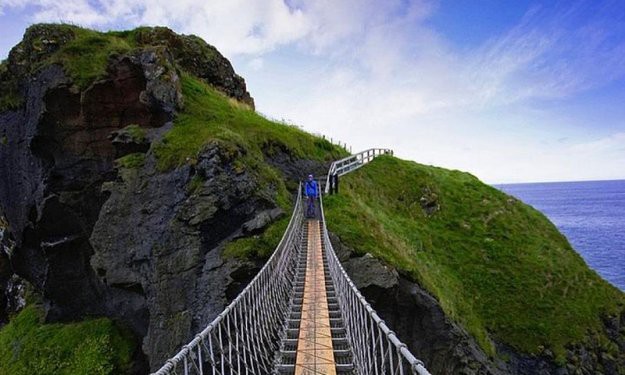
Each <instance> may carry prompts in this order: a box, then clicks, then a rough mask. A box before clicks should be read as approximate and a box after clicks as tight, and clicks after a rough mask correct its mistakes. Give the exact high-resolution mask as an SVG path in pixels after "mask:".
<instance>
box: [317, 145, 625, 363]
mask: <svg viewBox="0 0 625 375" xmlns="http://www.w3.org/2000/svg"><path fill="white" fill-rule="evenodd" d="M341 187H342V190H341V194H340V195H337V196H330V197H328V198H327V200H326V201H325V206H326V212H327V213H326V214H327V218H328V226H329V229H330V230H331V231H333V232H335V233H337V234H338V235H339V236H340V237H341V239H342V240H343V241H344V242H346V243H347V244H348V245H349V246H351V247H353V248H354V249H357V250H358V251H359V252H360V253H372V254H374V255H375V256H377V257H380V258H382V259H384V260H385V261H387V262H388V263H390V264H392V265H394V266H396V267H397V268H398V269H399V270H400V271H401V272H402V273H404V274H406V275H408V276H409V277H410V278H412V279H414V280H415V281H417V282H418V283H419V284H421V285H422V286H424V287H425V288H426V289H427V290H428V291H430V292H431V293H432V294H433V295H434V296H435V297H436V298H437V299H438V300H439V302H440V303H441V305H442V307H443V309H444V310H445V312H446V313H447V314H448V315H450V316H451V317H452V318H453V319H455V320H456V321H457V322H459V323H461V324H462V325H463V326H464V327H466V328H467V330H468V331H469V332H470V333H471V334H472V335H473V336H475V337H476V339H477V340H478V342H479V343H480V345H481V346H482V347H483V348H484V349H485V350H486V352H487V353H489V354H491V355H493V354H494V352H495V351H494V346H493V343H492V341H491V339H492V338H495V339H497V340H499V341H500V342H504V343H506V344H509V345H511V346H513V347H515V348H517V349H519V350H521V351H524V352H527V353H538V352H540V350H541V348H542V347H545V348H550V349H551V350H553V351H554V352H555V353H556V355H557V356H558V359H559V360H563V355H564V346H565V345H567V344H570V343H572V342H580V341H583V340H584V338H585V337H586V335H587V334H588V332H589V331H596V332H599V331H601V327H602V323H601V319H600V317H601V316H603V315H607V314H614V313H616V312H617V311H620V310H622V309H623V306H624V303H625V298H624V295H623V293H622V292H620V291H618V290H617V289H616V288H614V287H612V286H611V285H609V284H608V283H607V282H605V281H604V280H603V279H601V278H600V277H599V276H598V275H597V274H596V273H595V272H594V271H592V270H590V269H589V268H588V267H587V266H586V264H585V263H584V261H583V260H582V258H581V257H580V256H579V255H578V254H577V253H576V252H575V251H574V250H573V249H572V248H571V246H570V245H569V243H568V242H567V240H566V238H565V237H564V236H563V235H561V234H560V233H559V232H558V230H557V229H556V228H555V227H554V225H553V224H551V222H549V221H548V220H547V219H546V218H545V217H544V216H543V215H542V214H541V213H540V212H538V211H537V210H535V209H533V208H531V207H530V206H527V205H525V204H523V203H522V202H520V201H518V200H516V199H514V198H511V197H509V196H507V195H505V194H503V193H501V192H500V191H498V190H496V189H495V188H492V187H490V186H488V185H485V184H483V183H481V182H480V181H479V180H477V179H476V178H475V177H473V176H471V175H470V174H468V173H462V172H458V171H449V170H445V169H442V168H435V167H429V166H424V165H420V164H417V163H413V162H408V161H402V160H399V159H395V158H392V157H387V156H385V157H380V158H378V159H376V160H375V161H373V162H372V163H371V164H369V165H367V166H365V167H363V168H361V169H360V170H358V171H356V172H354V173H351V174H349V175H347V176H345V178H344V179H343V180H342V185H341ZM424 195H428V196H436V197H437V200H438V203H439V205H440V210H439V211H438V212H436V213H434V214H432V215H430V216H428V215H426V214H425V213H424V211H423V209H422V208H421V204H420V199H421V197H422V196H424Z"/></svg>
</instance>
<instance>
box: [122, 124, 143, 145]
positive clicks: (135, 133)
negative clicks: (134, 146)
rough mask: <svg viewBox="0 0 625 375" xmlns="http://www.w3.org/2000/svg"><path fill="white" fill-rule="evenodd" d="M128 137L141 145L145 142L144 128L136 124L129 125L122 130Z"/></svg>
mask: <svg viewBox="0 0 625 375" xmlns="http://www.w3.org/2000/svg"><path fill="white" fill-rule="evenodd" d="M123 130H124V131H125V132H126V133H128V135H129V136H130V137H131V138H132V140H133V141H134V142H136V143H141V142H144V141H145V137H146V134H147V132H146V131H145V129H144V128H142V127H141V126H139V125H137V124H130V125H128V126H126V127H125V128H124V129H123Z"/></svg>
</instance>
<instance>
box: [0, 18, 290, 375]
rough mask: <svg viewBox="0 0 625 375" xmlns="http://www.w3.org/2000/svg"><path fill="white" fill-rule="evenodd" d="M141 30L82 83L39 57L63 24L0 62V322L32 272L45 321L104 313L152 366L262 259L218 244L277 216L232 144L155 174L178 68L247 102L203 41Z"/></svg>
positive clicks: (32, 31)
mask: <svg viewBox="0 0 625 375" xmlns="http://www.w3.org/2000/svg"><path fill="white" fill-rule="evenodd" d="M137 33H138V34H137V40H138V43H139V45H140V47H144V48H137V49H133V50H132V51H129V52H128V53H124V54H117V55H112V56H111V57H110V58H109V61H108V63H107V67H106V73H105V74H104V75H103V76H102V77H100V78H98V79H97V80H95V81H94V82H92V83H91V84H89V85H88V86H87V87H86V88H81V87H80V86H78V85H76V84H75V82H74V81H73V80H72V78H71V77H70V76H69V75H68V74H66V72H65V71H64V69H63V67H62V66H61V65H59V64H56V63H51V64H44V63H43V62H45V61H46V59H47V58H48V57H49V56H50V55H51V54H53V53H55V52H56V51H58V50H59V48H60V47H61V46H63V45H64V44H65V43H67V42H68V41H70V40H72V38H73V34H72V32H71V28H68V27H65V26H63V27H61V26H58V27H57V26H54V25H36V26H33V27H31V28H29V30H28V31H27V33H26V35H25V37H24V41H23V42H21V43H20V44H19V45H18V46H16V47H15V48H14V49H13V50H12V51H11V54H10V56H9V59H8V61H7V62H6V64H5V65H4V68H6V70H7V72H8V74H7V75H6V76H3V77H2V79H3V81H2V82H3V84H5V83H6V84H11V85H14V86H15V87H17V88H18V89H19V90H18V91H19V94H20V96H21V104H20V105H19V106H17V108H14V109H11V110H6V111H0V138H1V139H2V140H3V142H2V143H1V144H0V213H2V221H1V222H0V244H1V245H2V250H1V251H0V290H1V293H0V297H2V298H0V311H2V314H4V315H2V314H0V324H2V322H6V319H7V318H8V316H7V315H6V313H5V312H6V311H8V310H15V309H19V308H20V306H19V303H20V302H19V301H17V299H19V295H20V293H22V291H23V289H24V287H23V286H22V285H23V284H22V283H23V280H27V282H28V283H31V284H32V288H33V290H34V291H36V292H37V293H40V294H41V295H42V297H43V300H44V302H45V304H46V320H47V321H70V320H76V319H82V318H84V317H85V316H108V317H112V318H115V319H117V320H118V321H120V322H122V324H124V325H127V326H128V327H129V328H131V330H132V332H134V334H135V335H136V337H137V338H138V339H139V340H141V341H142V343H143V345H142V347H143V352H144V354H145V356H144V359H143V360H142V361H143V365H142V366H139V368H141V367H142V370H141V371H144V372H147V367H151V368H154V367H155V366H157V365H159V364H161V363H162V361H163V360H164V359H166V358H167V357H169V356H170V355H171V354H172V353H173V352H174V351H175V350H176V349H177V348H179V347H180V346H181V345H182V344H184V343H185V342H186V341H187V340H188V339H189V338H191V337H192V336H193V335H194V334H195V333H197V332H198V331H199V330H200V329H201V328H203V326H204V325H205V324H206V323H207V322H208V321H210V320H211V319H212V318H214V317H215V316H216V315H217V313H219V312H220V311H221V310H223V308H224V307H225V306H226V304H227V303H228V302H229V301H230V300H231V299H232V298H234V296H236V295H237V294H238V292H239V291H240V290H241V289H242V288H243V287H244V286H245V285H246V284H247V283H248V282H249V280H251V278H252V277H253V276H254V275H255V273H256V272H257V271H258V269H259V267H260V266H261V263H260V261H257V262H256V261H241V260H236V259H231V258H227V259H225V258H223V257H222V256H221V252H222V251H223V244H224V242H225V241H227V240H229V239H232V238H233V237H236V236H244V235H251V234H253V233H258V232H260V231H262V230H263V228H264V227H266V226H267V225H268V224H270V223H271V222H273V221H274V220H277V219H278V218H279V217H281V215H283V212H282V210H281V209H279V208H278V207H277V205H276V204H275V202H273V201H271V200H266V199H263V198H259V194H257V193H258V190H259V189H260V187H259V182H258V181H257V179H256V177H254V176H252V175H251V174H249V173H247V172H245V171H243V172H241V171H239V170H236V169H235V168H233V160H234V158H236V157H237V156H238V155H237V153H236V152H235V153H233V151H232V150H231V149H228V150H227V152H224V150H223V149H222V147H221V146H220V144H219V143H217V142H216V143H213V144H210V145H209V146H207V147H206V148H205V149H204V150H203V151H202V152H201V153H200V155H199V156H198V160H197V163H195V165H185V166H183V167H180V168H175V169H173V170H170V171H160V170H158V168H157V167H156V160H155V157H154V155H153V153H152V151H151V149H150V145H151V143H153V142H155V141H157V140H160V139H161V137H162V136H163V134H164V133H165V132H166V131H167V130H169V129H170V128H171V126H172V120H173V119H174V118H175V116H176V112H177V111H178V110H179V109H181V108H182V107H183V98H182V93H181V88H180V79H179V77H180V74H182V73H181V72H182V71H186V73H184V74H189V73H190V74H195V75H197V76H199V77H200V78H203V79H205V80H206V81H207V82H208V83H210V84H212V85H214V86H215V87H216V88H218V89H219V90H221V91H223V92H224V93H225V94H227V95H230V96H232V97H234V98H236V99H239V100H241V101H243V102H245V103H247V104H248V105H250V106H252V107H253V100H252V98H251V97H250V96H249V93H248V92H247V91H246V90H245V84H244V82H243V80H242V79H241V78H240V77H239V76H238V75H236V74H235V73H234V71H233V69H232V66H231V65H230V63H229V62H228V61H227V60H226V59H225V58H223V56H221V54H219V53H218V52H217V51H216V50H215V49H214V48H213V47H211V46H208V45H207V44H206V43H204V42H203V41H201V40H200V39H199V38H196V37H188V36H179V35H176V34H174V33H173V32H171V30H168V29H165V28H154V29H151V28H142V29H139V30H138V31H137ZM181 69H182V70H181ZM9 80H11V82H9ZM130 154H139V155H142V156H141V158H142V159H143V160H144V161H143V163H142V166H141V168H125V167H124V166H120V165H119V164H118V163H117V162H116V160H117V159H119V158H120V157H123V156H126V155H130ZM192 180H194V188H193V189H191V188H190V184H191V181H192ZM198 182H199V183H198ZM24 282H25V281H24ZM22 294H23V293H22ZM22 297H23V295H22ZM22 303H23V301H22Z"/></svg>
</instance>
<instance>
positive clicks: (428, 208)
mask: <svg viewBox="0 0 625 375" xmlns="http://www.w3.org/2000/svg"><path fill="white" fill-rule="evenodd" d="M419 204H420V205H421V209H422V210H423V212H424V213H425V215H426V216H432V215H433V214H434V213H435V212H436V211H438V210H440V209H441V207H440V204H439V202H438V195H437V194H436V193H435V192H433V191H431V190H430V188H429V187H425V188H424V189H423V195H422V196H421V198H420V199H419Z"/></svg>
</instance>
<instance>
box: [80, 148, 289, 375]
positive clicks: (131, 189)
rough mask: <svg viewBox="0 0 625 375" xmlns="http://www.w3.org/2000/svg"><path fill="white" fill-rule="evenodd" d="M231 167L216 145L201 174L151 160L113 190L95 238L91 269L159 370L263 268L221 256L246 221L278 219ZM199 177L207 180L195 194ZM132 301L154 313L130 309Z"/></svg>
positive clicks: (204, 154)
mask: <svg viewBox="0 0 625 375" xmlns="http://www.w3.org/2000/svg"><path fill="white" fill-rule="evenodd" d="M229 160H230V156H229V155H228V154H227V153H224V152H223V150H221V149H220V146H219V144H217V143H214V144H213V145H212V146H209V147H207V148H206V149H205V150H204V151H203V152H202V155H200V157H199V159H198V163H197V165H196V167H195V169H193V168H191V167H190V166H186V167H182V168H179V169H176V170H173V171H170V172H166V173H159V172H157V171H156V169H155V160H154V159H153V157H152V156H151V155H150V154H148V161H147V163H146V166H145V167H144V168H142V169H141V170H139V171H138V172H137V173H136V174H134V175H129V176H127V178H126V179H125V180H122V181H117V182H114V183H112V184H109V185H107V189H108V191H109V192H110V194H111V196H110V198H109V199H108V200H107V202H106V203H105V204H104V206H103V207H102V210H101V213H100V217H99V220H98V221H97V223H96V224H95V227H94V230H93V234H92V236H91V243H92V244H93V248H94V255H93V257H92V258H91V265H92V267H93V269H95V270H96V272H97V274H98V277H99V279H100V280H101V282H102V283H103V284H105V285H107V286H109V288H108V291H107V296H106V298H107V300H108V301H109V302H108V304H107V305H110V306H111V309H114V310H116V311H117V313H119V312H122V311H125V314H124V316H122V318H123V319H124V320H125V321H134V325H135V326H136V327H137V328H136V329H138V330H139V329H140V330H143V334H144V335H145V339H144V342H143V348H144V351H145V353H146V355H147V356H148V358H149V360H150V363H151V364H152V367H153V368H154V367H155V366H157V365H160V364H162V362H163V361H164V360H165V359H166V358H168V357H169V356H171V355H172V353H174V352H175V350H176V349H178V348H179V347H180V346H181V345H183V344H184V343H186V341H188V340H189V339H190V338H191V337H193V335H194V334H196V333H197V332H199V331H200V330H201V329H202V328H204V326H205V325H206V324H208V323H209V322H210V321H211V320H212V319H213V318H214V317H215V316H216V315H217V314H218V313H219V312H221V310H222V309H223V308H224V307H225V306H226V305H227V304H228V302H229V301H230V299H231V298H234V297H235V296H236V294H237V293H238V292H239V291H240V290H242V289H243V288H244V287H245V285H247V283H248V282H249V281H250V280H251V278H253V276H254V275H255V274H256V272H258V270H259V269H260V264H253V263H249V262H243V261H239V260H236V259H224V258H222V256H221V252H222V250H223V244H224V243H225V242H226V241H227V240H229V239H231V238H233V237H234V236H237V235H239V234H240V233H241V232H242V231H243V230H244V229H243V227H244V224H245V223H249V222H250V220H253V219H254V218H257V217H258V216H259V215H261V214H266V215H269V217H274V218H275V217H276V216H277V213H278V211H276V210H275V207H274V208H273V209H270V208H268V206H269V205H270V203H269V202H266V201H263V200H260V199H258V198H256V197H255V196H254V192H255V191H256V190H257V189H258V186H257V182H256V181H255V180H254V179H252V178H251V176H249V175H248V174H246V173H242V174H241V173H236V172H235V171H234V168H233V166H232V165H231V162H230V161H229ZM194 173H198V174H199V173H201V174H202V175H203V176H205V179H204V180H203V183H202V185H201V186H200V187H199V188H198V190H197V191H196V192H195V193H193V194H191V195H189V193H188V189H187V186H188V184H189V182H190V181H191V179H192V177H193V175H194ZM198 207H199V209H198ZM269 213H271V214H269ZM129 286H132V288H129ZM131 301H132V303H131V304H132V305H133V306H137V307H141V308H143V309H144V310H145V313H143V314H139V315H136V314H135V312H134V311H133V310H132V309H129V308H128V307H127V306H126V307H124V305H127V304H129V302H131ZM116 311H109V312H108V314H111V315H112V314H115V313H116Z"/></svg>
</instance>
